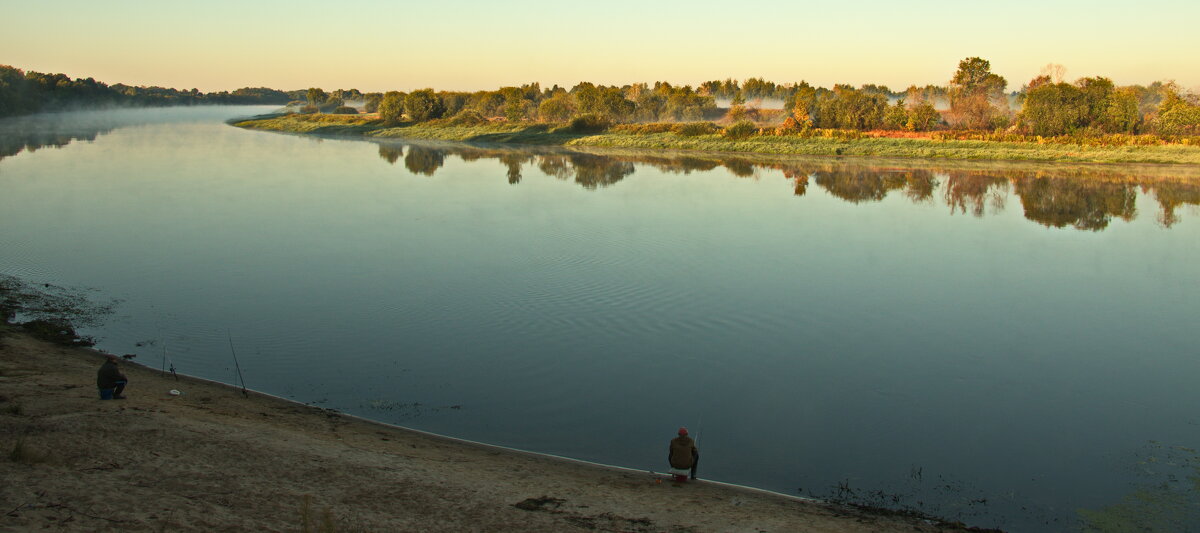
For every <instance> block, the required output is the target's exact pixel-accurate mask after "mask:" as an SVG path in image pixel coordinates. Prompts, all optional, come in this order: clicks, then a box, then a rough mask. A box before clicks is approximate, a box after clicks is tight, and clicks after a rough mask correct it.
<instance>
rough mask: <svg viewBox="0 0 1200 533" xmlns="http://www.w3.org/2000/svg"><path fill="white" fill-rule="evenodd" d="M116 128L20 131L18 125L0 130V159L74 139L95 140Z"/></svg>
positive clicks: (58, 146)
mask: <svg viewBox="0 0 1200 533" xmlns="http://www.w3.org/2000/svg"><path fill="white" fill-rule="evenodd" d="M114 129H116V128H111V127H110V128H93V129H85V130H82V131H80V128H72V130H74V131H70V132H53V131H21V128H20V127H13V128H4V129H3V130H0V160H3V159H4V158H6V157H12V156H14V155H17V154H19V153H21V152H23V151H29V152H36V151H38V149H40V148H45V147H52V148H62V147H64V146H66V145H68V144H71V143H72V142H74V141H88V142H91V141H95V140H96V137H99V136H100V135H104V134H106V133H109V132H111V131H112V130H114Z"/></svg>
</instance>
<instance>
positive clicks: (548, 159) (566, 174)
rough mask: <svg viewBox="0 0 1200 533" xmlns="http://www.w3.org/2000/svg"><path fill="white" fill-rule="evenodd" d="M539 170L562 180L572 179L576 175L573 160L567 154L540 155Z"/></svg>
mask: <svg viewBox="0 0 1200 533" xmlns="http://www.w3.org/2000/svg"><path fill="white" fill-rule="evenodd" d="M538 170H541V171H542V174H545V175H547V176H550V177H552V178H558V179H560V180H566V179H570V178H571V176H573V175H574V173H575V170H574V169H573V168H571V162H570V160H568V159H567V156H565V155H543V156H540V157H538Z"/></svg>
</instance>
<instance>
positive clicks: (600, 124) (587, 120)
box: [562, 113, 612, 133]
mask: <svg viewBox="0 0 1200 533" xmlns="http://www.w3.org/2000/svg"><path fill="white" fill-rule="evenodd" d="M611 127H612V120H610V119H609V118H608V117H605V116H602V115H596V114H592V113H588V114H586V115H579V116H577V117H575V118H573V119H571V121H570V122H568V123H567V125H566V126H565V127H563V128H562V130H563V131H569V132H573V133H601V132H603V131H604V130H607V129H608V128H611Z"/></svg>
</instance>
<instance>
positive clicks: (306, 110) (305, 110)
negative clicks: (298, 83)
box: [300, 105, 317, 115]
mask: <svg viewBox="0 0 1200 533" xmlns="http://www.w3.org/2000/svg"><path fill="white" fill-rule="evenodd" d="M316 112H317V106H315V105H306V106H304V107H301V108H300V113H301V114H304V115H311V114H313V113H316Z"/></svg>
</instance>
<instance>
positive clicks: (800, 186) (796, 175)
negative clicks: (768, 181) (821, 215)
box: [780, 167, 808, 196]
mask: <svg viewBox="0 0 1200 533" xmlns="http://www.w3.org/2000/svg"><path fill="white" fill-rule="evenodd" d="M780 170H782V171H783V177H785V178H787V179H790V180H792V182H793V183H794V184H795V187H793V188H792V194H794V195H796V196H804V195H805V194H807V193H808V170H806V169H803V168H798V167H783V168H782V169H780Z"/></svg>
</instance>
